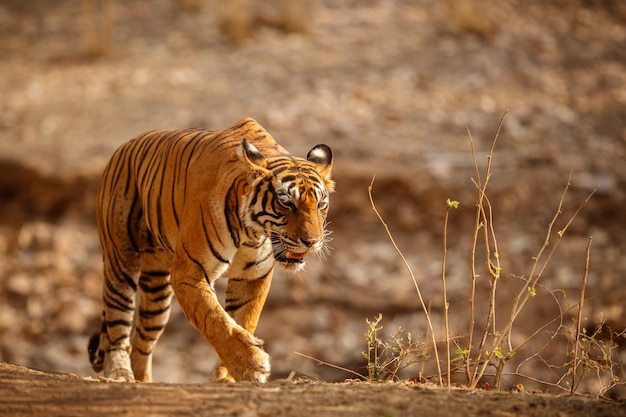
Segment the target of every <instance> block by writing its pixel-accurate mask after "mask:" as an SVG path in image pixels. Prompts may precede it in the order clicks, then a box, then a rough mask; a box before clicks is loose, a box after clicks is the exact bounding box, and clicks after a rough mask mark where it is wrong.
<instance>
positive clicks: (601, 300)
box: [0, 0, 626, 389]
mask: <svg viewBox="0 0 626 417" xmlns="http://www.w3.org/2000/svg"><path fill="white" fill-rule="evenodd" d="M222 3H225V4H226V5H224V4H222ZM0 56H1V58H0V173H1V175H0V360H1V361H7V362H12V363H16V364H21V365H27V366H31V367H35V368H38V369H42V370H50V371H61V372H74V373H78V374H81V375H93V372H92V371H91V369H90V365H89V362H88V359H87V354H86V346H87V339H88V336H89V335H90V334H91V333H92V332H94V331H95V330H96V329H97V328H98V327H99V319H100V314H101V285H102V281H101V280H102V278H101V252H100V247H99V243H98V238H97V230H96V228H95V220H94V215H95V214H94V213H95V194H96V188H97V183H98V180H99V175H100V173H101V171H102V169H103V168H104V165H105V164H106V162H107V160H108V158H109V157H110V156H111V154H112V153H113V151H114V150H115V149H116V148H117V147H118V146H119V145H120V144H122V143H123V142H125V141H127V140H129V139H131V138H132V137H134V136H137V135H138V134H140V133H142V132H144V131H146V130H151V129H176V128H186V127H192V126H194V127H210V128H214V129H222V128H225V127H227V126H229V125H231V124H232V123H234V122H236V121H237V120H239V119H241V118H242V117H244V116H251V117H253V118H255V119H257V120H258V121H259V122H260V123H261V124H262V125H263V126H264V127H265V128H266V129H268V130H269V131H270V132H271V133H272V135H273V136H274V137H275V138H276V139H277V141H278V142H279V143H281V144H282V145H283V146H285V147H286V148H287V149H288V150H290V151H291V152H292V153H293V154H294V155H298V156H304V155H306V152H307V151H308V150H309V149H310V148H311V147H312V146H313V145H315V144H317V143H326V144H328V145H330V146H331V147H332V148H333V151H334V152H335V155H336V156H335V158H336V159H335V169H334V177H335V179H336V181H337V192H336V193H335V194H334V195H333V197H332V201H331V212H330V215H329V220H330V221H331V225H330V228H331V229H332V230H333V231H334V233H333V241H332V242H331V244H330V245H331V246H332V247H333V251H332V253H331V255H330V256H329V257H328V258H327V259H325V260H313V261H310V262H309V264H308V267H307V269H306V271H305V272H303V273H300V274H298V275H296V276H290V275H287V274H284V273H282V272H280V273H278V274H277V276H276V278H275V279H274V283H273V288H272V291H271V293H270V297H269V300H268V302H267V305H266V308H265V311H264V313H263V316H262V318H261V324H260V327H259V329H258V331H257V334H258V335H259V337H261V338H262V339H264V340H265V342H266V349H267V351H268V352H269V353H270V355H271V356H272V366H273V378H284V377H287V376H288V375H290V374H291V373H292V372H295V375H298V376H308V377H312V378H321V379H324V380H329V381H334V380H343V379H345V378H350V377H353V375H351V374H349V373H346V372H343V371H340V370H337V369H335V368H332V367H328V366H319V365H318V363H317V362H316V361H313V360H311V359H308V358H305V357H303V356H301V355H298V354H296V353H295V352H299V353H302V354H304V355H309V356H312V357H315V358H317V359H319V360H322V361H324V362H328V363H331V364H335V365H339V366H342V367H346V368H348V369H351V370H355V371H357V372H360V373H365V369H364V365H365V363H366V362H365V359H364V358H363V356H362V354H361V352H363V351H364V350H366V344H365V337H364V333H365V331H366V329H367V326H366V322H365V319H366V318H369V319H372V318H374V317H376V316H377V315H378V313H382V314H383V322H382V324H383V325H384V333H385V334H389V335H392V334H393V333H395V331H396V330H397V328H398V326H401V327H403V328H405V329H406V330H407V331H409V332H411V334H413V335H415V336H416V337H419V338H420V339H422V340H424V341H425V342H427V341H428V340H429V339H428V337H427V330H426V322H425V320H424V315H423V311H422V309H421V307H420V304H419V301H418V298H417V295H416V292H415V289H414V285H413V282H412V281H411V278H410V276H409V274H408V273H407V271H406V269H405V267H404V265H403V263H402V261H401V259H400V258H399V256H398V255H397V254H396V252H395V251H394V249H393V247H392V246H391V244H390V243H389V240H388V238H387V235H386V234H385V231H384V229H383V227H382V225H381V223H380V222H379V220H378V219H377V218H376V216H375V214H374V212H373V210H372V208H371V206H370V202H369V199H368V186H369V185H370V182H371V181H372V178H373V177H374V176H376V180H375V183H374V187H373V197H374V200H375V202H376V205H377V207H378V209H379V211H380V212H381V214H382V215H383V217H384V218H385V220H386V222H387V223H388V225H389V228H390V230H391V232H392V233H393V236H394V238H395V239H396V240H397V242H398V245H399V246H400V248H401V249H402V251H403V252H404V255H405V256H406V257H407V259H408V263H409V264H410V266H411V268H412V270H413V271H414V273H415V275H416V278H417V281H418V283H419V285H420V289H421V290H422V293H423V296H424V298H425V300H426V302H427V303H428V305H429V306H430V309H431V311H432V314H433V320H434V325H435V332H436V333H438V335H437V336H438V338H439V339H442V338H443V325H442V311H443V303H442V297H441V259H442V254H443V218H444V214H445V211H446V199H448V198H450V199H453V200H458V201H460V207H459V209H457V210H454V211H452V212H451V213H450V223H449V225H448V235H447V240H448V254H447V256H448V257H447V277H446V278H447V287H448V301H449V302H450V315H451V322H452V323H451V325H452V334H453V335H455V336H459V337H462V336H463V335H465V334H467V317H468V298H469V290H470V286H469V284H470V277H471V274H470V248H471V240H472V233H473V225H474V211H475V208H474V205H475V202H476V201H477V197H476V196H477V193H476V189H475V186H474V184H473V182H472V178H474V179H476V173H475V170H474V167H473V162H472V154H471V148H470V140H469V135H468V129H469V131H470V132H471V136H472V138H473V142H474V147H475V149H476V155H477V158H478V164H479V165H480V167H481V169H484V167H485V164H486V162H487V160H486V155H487V153H488V150H489V148H490V146H491V143H492V140H493V137H494V134H495V132H496V129H497V126H498V123H499V122H500V119H501V117H502V115H503V114H504V112H505V111H506V110H507V109H508V113H507V114H506V117H505V120H504V124H503V127H502V130H501V134H500V138H499V139H498V143H497V146H496V151H495V155H494V158H493V161H492V170H493V173H492V177H491V178H490V189H489V196H490V202H491V204H492V207H493V210H494V213H495V214H494V227H495V230H496V233H497V237H498V252H499V255H500V261H501V264H502V276H503V279H502V283H501V288H502V290H501V291H502V292H501V294H502V298H499V302H498V306H497V307H498V311H499V312H501V315H500V313H499V315H498V317H497V322H498V324H499V325H504V324H505V322H506V319H508V313H507V312H508V311H510V305H511V300H512V294H513V293H514V291H517V290H518V289H519V288H520V285H522V284H523V283H522V281H521V280H520V279H519V278H515V277H522V276H528V274H529V272H530V271H531V268H532V262H533V261H532V257H533V256H535V255H536V254H537V253H538V251H539V250H540V249H541V246H542V244H543V242H544V240H545V236H546V230H547V226H548V223H549V221H550V220H551V219H552V217H553V216H554V213H555V211H556V209H557V206H558V202H559V198H560V196H561V194H562V192H563V188H564V186H565V185H566V183H567V180H568V176H569V174H570V172H571V173H572V179H571V188H570V191H569V192H568V194H567V196H566V199H565V209H564V213H563V216H562V218H561V219H560V220H559V222H558V223H557V225H556V226H555V230H560V229H561V228H562V227H563V225H564V224H565V222H566V220H567V218H568V216H570V215H571V214H572V213H573V212H574V211H575V210H576V209H577V208H578V206H579V205H580V203H581V202H582V201H583V200H584V198H585V197H586V196H587V195H588V194H589V193H590V192H591V191H592V190H593V189H595V188H597V189H598V191H597V192H596V194H595V195H594V196H593V198H592V199H591V201H590V202H589V203H588V204H587V205H586V206H585V208H584V209H583V211H582V212H581V213H580V214H579V216H578V217H577V218H576V220H575V221H574V223H573V224H572V225H571V227H570V228H569V229H568V231H567V233H566V235H565V238H564V239H563V241H562V242H561V243H560V247H559V249H558V251H557V252H556V255H555V256H554V257H553V259H552V260H551V262H550V264H549V267H548V268H547V269H546V271H545V272H544V275H543V278H542V281H541V282H542V283H543V284H544V285H545V287H539V288H538V289H537V297H535V298H533V299H532V300H531V302H530V304H529V306H528V308H527V309H526V310H525V311H524V312H523V313H522V316H521V317H520V320H519V321H518V324H516V326H515V327H514V330H513V335H514V340H513V343H514V344H515V345H519V344H520V343H522V342H523V341H524V340H526V339H527V338H528V337H529V336H530V335H531V334H533V333H534V332H535V331H536V330H537V329H539V328H540V327H541V326H543V325H544V324H545V323H546V322H548V321H550V320H552V319H553V318H554V317H557V316H558V315H559V312H560V311H561V310H560V309H565V306H566V305H567V304H568V303H569V304H570V305H571V304H575V303H576V302H577V301H578V291H579V288H580V281H581V278H582V276H583V272H584V267H585V248H586V246H587V243H588V238H589V236H593V244H592V246H591V259H590V269H589V278H588V287H587V292H586V296H587V302H586V304H585V310H584V314H583V320H584V326H585V328H588V329H590V331H593V329H594V328H595V326H596V325H597V324H599V323H605V328H607V327H610V328H611V329H612V330H613V331H620V330H623V329H624V326H625V322H626V318H625V316H626V313H625V311H624V310H625V308H624V304H625V302H624V300H625V299H626V289H625V288H626V287H625V286H624V283H625V274H626V256H625V255H626V241H625V240H624V236H625V233H626V209H625V207H626V195H625V193H626V163H625V162H624V161H625V157H626V3H624V2H622V1H619V0H560V1H559V0H551V1H523V0H503V1H499V2H490V1H488V0H447V1H437V0H404V1H403V0H396V1H389V0H359V1H356V0H354V1H350V0H346V1H332V0H315V1H305V0H291V1H289V0H280V1H275V2H261V1H253V0H234V1H229V2H218V1H202V0H153V1H150V2H148V1H141V0H124V1H115V0H99V1H97V0H84V1H70V0H66V1H61V0H59V1H54V2H50V1H44V0H29V1H22V0H1V1H0ZM478 261H479V262H481V259H480V258H479V259H478ZM481 277H484V279H479V280H478V286H479V288H478V295H477V312H478V313H480V314H481V315H479V317H484V312H485V309H486V307H487V305H488V300H487V297H486V291H487V290H488V288H489V282H488V279H487V273H486V272H484V273H483V275H481ZM550 290H552V291H550ZM556 290H560V291H556ZM507 308H508V310H507ZM564 321H565V322H566V323H565V324H564V326H565V327H564V328H559V327H558V326H557V327H555V326H552V327H547V328H546V329H544V330H543V331H542V332H540V333H541V334H540V335H539V336H538V337H537V338H536V339H533V341H532V342H531V343H529V344H528V345H526V346H525V347H524V349H525V351H524V352H520V354H519V355H516V356H518V357H519V358H520V360H521V359H522V358H524V357H529V356H531V355H533V353H536V354H537V356H536V357H535V358H534V360H532V361H529V362H528V363H526V364H524V365H523V367H522V368H518V367H517V366H518V365H519V363H520V362H519V361H518V362H517V363H516V362H515V361H516V360H517V358H515V360H513V361H511V364H510V365H507V368H505V372H508V373H510V374H511V375H508V376H506V378H505V382H506V385H507V386H511V385H513V384H515V383H518V382H522V383H524V384H530V385H532V382H531V381H530V380H529V379H528V378H525V377H524V376H523V375H530V376H532V377H533V378H536V379H539V380H546V381H548V380H549V381H555V380H558V375H556V374H555V373H556V372H557V371H554V370H553V369H551V368H550V366H549V363H551V362H550V361H551V360H554V361H555V363H558V365H559V366H562V364H563V363H564V362H565V361H567V360H569V359H568V357H567V351H568V347H567V346H568V343H571V342H568V341H571V335H568V329H569V330H571V322H568V320H564ZM568 323H569V324H568ZM567 325H569V326H570V327H567ZM481 326H482V325H481ZM481 328H482V327H481ZM554 334H557V335H558V337H554V338H552V339H554V340H553V341H552V342H551V343H553V344H549V345H546V343H547V342H546V340H548V339H551V336H552V335H554ZM603 334H604V337H605V339H604V340H605V341H606V343H609V339H610V338H609V337H608V336H607V332H606V331H605V332H603ZM546 336H547V339H546ZM542 337H543V339H541V338H542ZM601 337H602V335H599V336H598V339H600V338H601ZM459 340H461V339H459ZM534 340H537V341H534ZM615 342H618V343H621V346H617V347H616V348H615V349H614V350H613V351H612V352H613V353H615V355H614V356H612V358H613V359H612V360H613V361H614V362H615V363H618V362H619V358H620V355H621V360H622V361H623V360H625V359H626V358H625V357H624V356H625V355H626V353H625V352H626V347H625V346H624V339H623V338H621V339H618V340H615ZM460 343H461V342H460ZM544 346H547V347H546V348H544ZM570 350H571V346H570ZM522 354H523V355H524V356H522ZM215 361H216V357H215V354H214V352H213V350H212V348H211V347H210V345H209V344H208V343H206V342H205V341H204V340H203V339H202V338H201V337H200V335H199V334H197V333H196V331H195V330H194V329H193V328H192V327H191V325H189V324H188V322H187V321H186V319H185V318H184V316H183V315H182V313H181V312H180V310H179V309H178V307H177V306H175V310H174V312H173V315H172V318H171V320H170V324H169V326H168V328H167V330H166V332H165V334H164V336H163V337H162V339H161V342H160V343H159V346H158V347H157V350H156V354H155V364H154V367H155V380H156V381H161V382H204V381H207V379H208V373H209V371H210V369H211V368H212V367H213V364H214V363H215ZM618 366H619V364H618ZM565 371H566V370H560V371H558V372H565ZM418 372H419V369H418V368H414V369H412V368H408V369H407V370H406V376H407V377H411V376H415V375H416V374H417V373H418ZM555 375H556V377H555ZM605 382H606V380H605ZM594 383H595V384H596V385H597V384H598V382H597V381H596V382H593V381H592V382H590V384H591V385H590V389H593V388H594V385H593V384H594ZM600 384H602V383H600ZM543 388H546V386H543ZM548 388H549V386H548Z"/></svg>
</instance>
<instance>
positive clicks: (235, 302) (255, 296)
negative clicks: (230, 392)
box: [215, 266, 274, 382]
mask: <svg viewBox="0 0 626 417" xmlns="http://www.w3.org/2000/svg"><path fill="white" fill-rule="evenodd" d="M273 273H274V268H273V266H272V268H271V269H270V270H269V272H267V273H266V274H265V275H262V276H261V277H258V278H252V279H246V278H231V279H229V280H228V286H227V288H226V305H225V309H226V312H228V314H230V315H231V317H233V319H235V321H236V322H237V323H238V324H239V325H240V326H242V327H243V328H244V329H246V330H247V331H249V332H250V333H251V334H254V331H255V330H256V327H257V324H258V322H259V318H260V317H261V311H262V310H263V305H264V304H265V300H266V299H267V294H268V293H269V289H270V286H271V282H272V275H273ZM215 380H216V381H217V382H232V381H234V378H233V377H232V375H231V374H230V372H229V370H228V368H227V367H226V366H224V365H223V364H221V363H220V364H218V366H216V368H215Z"/></svg>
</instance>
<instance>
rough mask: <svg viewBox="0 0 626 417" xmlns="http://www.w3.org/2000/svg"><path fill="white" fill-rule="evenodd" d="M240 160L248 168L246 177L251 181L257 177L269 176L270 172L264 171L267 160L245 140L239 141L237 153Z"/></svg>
mask: <svg viewBox="0 0 626 417" xmlns="http://www.w3.org/2000/svg"><path fill="white" fill-rule="evenodd" d="M237 153H238V154H239V157H240V158H241V160H242V161H243V162H244V163H245V164H246V168H248V177H249V178H250V180H251V181H254V180H256V179H257V178H259V177H262V176H266V175H269V174H270V171H269V170H268V169H266V167H267V160H266V159H265V157H264V156H263V154H261V152H259V150H258V149H257V148H256V147H255V146H254V145H253V144H251V143H250V142H248V140H247V139H245V138H244V139H243V140H242V141H241V150H240V151H239V152H237Z"/></svg>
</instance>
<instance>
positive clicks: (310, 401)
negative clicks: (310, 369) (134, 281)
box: [0, 364, 624, 417]
mask: <svg viewBox="0 0 626 417" xmlns="http://www.w3.org/2000/svg"><path fill="white" fill-rule="evenodd" d="M112 398H115V401H111V399H112ZM0 405H2V415H4V416H7V417H8V416H11V417H13V416H23V415H46V416H68V415H89V416H100V415H103V416H104V415H112V414H114V415H129V416H173V415H193V416H216V417H217V416H239V417H248V416H250V417H261V416H272V417H280V416H293V417H299V416H320V415H322V416H324V415H332V416H339V417H340V416H364V417H366V416H375V417H381V416H403V415H427V416H435V417H437V416H450V415H459V413H462V415H464V416H519V417H543V416H546V417H548V416H550V417H551V416H555V415H556V416H561V415H562V416H568V417H577V416H580V417H588V416H603V417H618V416H619V417H621V416H623V415H624V404H620V403H617V402H614V401H604V400H592V399H590V398H586V397H565V396H552V395H536V394H525V393H513V394H511V393H504V392H496V391H483V390H473V391H465V390H460V389H452V390H445V389H441V388H434V387H431V386H424V385H416V384H411V383H380V384H369V383H363V382H345V383H334V384H329V383H314V382H272V383H268V384H254V383H239V384H127V383H123V384H119V383H102V382H98V381H96V380H93V379H90V378H84V377H79V376H76V375H67V374H52V373H44V372H39V371H33V370H30V369H27V368H23V367H18V366H15V365H6V364H0Z"/></svg>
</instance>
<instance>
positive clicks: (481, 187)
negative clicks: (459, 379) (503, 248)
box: [465, 110, 508, 387]
mask: <svg viewBox="0 0 626 417" xmlns="http://www.w3.org/2000/svg"><path fill="white" fill-rule="evenodd" d="M507 113H508V110H506V111H505V112H504V114H502V117H501V118H500V123H499V124H498V128H497V130H496V134H495V136H494V138H493V141H492V142H491V148H490V150H489V153H488V154H487V166H486V168H485V177H484V180H483V181H481V175H480V169H479V168H478V162H477V160H476V151H475V147H474V139H473V137H472V134H471V132H470V131H469V129H468V131H467V133H468V136H469V140H470V147H471V151H472V160H473V163H474V170H475V171H476V180H475V181H474V184H475V185H476V188H477V189H478V201H477V202H476V218H475V224H474V236H473V238H472V250H471V254H470V256H471V263H470V268H471V274H472V283H471V289H470V300H469V304H470V305H469V310H470V311H469V314H470V320H469V330H468V336H467V338H468V340H467V349H466V353H465V355H466V358H467V359H468V360H466V361H465V373H466V376H467V379H468V383H469V385H470V387H475V386H476V383H477V382H478V379H479V378H477V371H478V364H479V363H480V360H481V356H482V354H483V352H484V346H485V343H486V341H487V335H488V334H489V327H490V326H492V327H493V330H494V332H495V324H496V323H495V296H496V286H497V280H498V278H499V277H500V270H501V268H500V257H499V254H498V249H497V241H496V235H495V230H494V228H493V211H492V208H491V203H490V202H489V199H488V198H487V194H486V191H487V185H488V183H489V179H490V178H491V162H492V160H493V153H494V150H495V146H496V142H497V140H498V137H499V136H500V131H501V129H502V125H503V123H504V119H505V117H506V115H507ZM485 202H486V205H487V211H485ZM481 229H482V230H483V235H484V240H485V260H486V264H487V268H488V271H489V274H490V276H491V290H490V298H489V310H488V313H487V319H486V320H485V327H484V329H483V332H482V337H481V341H480V345H479V347H478V351H477V353H476V358H475V359H474V360H473V361H472V360H470V358H471V354H472V346H473V337H474V326H475V294H476V279H477V278H478V274H477V272H476V245H477V244H478V237H479V234H480V230H481ZM490 237H491V239H490ZM490 242H491V243H492V244H493V246H494V250H495V252H494V253H495V263H494V262H493V260H492V255H491V249H490V247H491V245H490ZM473 364H475V365H473ZM472 366H474V368H473V371H472V368H471V367H472Z"/></svg>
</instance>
